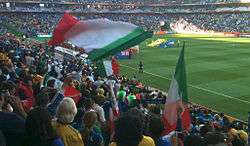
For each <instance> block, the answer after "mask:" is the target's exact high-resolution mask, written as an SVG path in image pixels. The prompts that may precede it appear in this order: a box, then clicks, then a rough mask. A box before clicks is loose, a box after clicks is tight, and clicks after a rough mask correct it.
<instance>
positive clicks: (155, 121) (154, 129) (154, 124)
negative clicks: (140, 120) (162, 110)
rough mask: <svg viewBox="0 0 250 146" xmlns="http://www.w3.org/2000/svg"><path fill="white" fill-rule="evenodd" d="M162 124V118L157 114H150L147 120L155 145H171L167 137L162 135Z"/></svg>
mask: <svg viewBox="0 0 250 146" xmlns="http://www.w3.org/2000/svg"><path fill="white" fill-rule="evenodd" d="M163 131H164V125H163V122H162V119H161V118H160V117H158V116H152V117H151V119H150V120H149V133H150V134H151V137H152V138H153V139H154V141H155V145H156V146H171V142H170V139H169V138H164V137H162V133H163Z"/></svg>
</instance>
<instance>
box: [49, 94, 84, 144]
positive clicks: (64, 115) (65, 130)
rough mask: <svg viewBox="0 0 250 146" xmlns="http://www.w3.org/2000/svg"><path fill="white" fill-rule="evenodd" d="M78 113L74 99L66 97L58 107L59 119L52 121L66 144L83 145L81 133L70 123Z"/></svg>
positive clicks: (57, 114)
mask: <svg viewBox="0 0 250 146" xmlns="http://www.w3.org/2000/svg"><path fill="white" fill-rule="evenodd" d="M76 113H77V109H76V105H75V102H74V100H73V99H71V98H67V97H65V98H64V99H63V100H62V101H61V103H60V104H59V105H58V107H57V111H56V117H57V120H56V121H53V122H52V126H53V128H54V130H55V131H56V134H57V135H58V136H59V137H60V138H61V139H62V140H63V143H64V146H83V145H84V144H83V141H82V136H81V134H80V133H79V132H78V131H77V130H76V129H74V128H73V127H71V126H70V125H69V124H70V123H71V122H72V121H73V119H74V117H75V115H76Z"/></svg>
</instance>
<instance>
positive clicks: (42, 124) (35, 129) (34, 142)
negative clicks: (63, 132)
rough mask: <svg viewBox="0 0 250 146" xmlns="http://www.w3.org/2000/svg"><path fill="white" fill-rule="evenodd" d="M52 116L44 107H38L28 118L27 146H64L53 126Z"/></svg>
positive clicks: (26, 125)
mask: <svg viewBox="0 0 250 146" xmlns="http://www.w3.org/2000/svg"><path fill="white" fill-rule="evenodd" d="M51 120H52V118H51V116H50V115H49V113H48V111H47V110H46V109H45V108H44V107H37V108H35V109H33V110H31V111H30V113H29V114H28V116H27V119H26V123H25V127H26V132H27V136H28V137H27V146H64V145H63V142H62V140H61V139H60V138H59V137H58V136H57V135H56V133H55V131H54V130H53V128H52V125H51Z"/></svg>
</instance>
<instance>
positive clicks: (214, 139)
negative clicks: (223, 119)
mask: <svg viewBox="0 0 250 146" xmlns="http://www.w3.org/2000/svg"><path fill="white" fill-rule="evenodd" d="M224 139H225V137H224V136H223V135H222V134H221V133H217V132H214V133H208V134H206V135H205V141H206V143H207V144H211V145H216V144H219V143H225V140H224Z"/></svg>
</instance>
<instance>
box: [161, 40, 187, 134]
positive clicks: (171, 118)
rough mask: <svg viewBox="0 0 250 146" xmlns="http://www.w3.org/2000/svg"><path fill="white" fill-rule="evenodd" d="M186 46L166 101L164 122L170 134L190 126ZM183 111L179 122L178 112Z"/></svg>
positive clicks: (166, 132) (181, 54)
mask: <svg viewBox="0 0 250 146" xmlns="http://www.w3.org/2000/svg"><path fill="white" fill-rule="evenodd" d="M184 46H185V45H183V48H182V50H181V53H180V56H179V60H178V63H177V66H176V68H175V74H174V76H173V79H172V81H171V84H170V88H169V91H168V98H167V99H166V103H165V110H164V123H165V129H166V131H165V134H168V133H170V132H172V131H174V130H176V128H177V127H178V129H184V130H186V129H189V128H190V123H191V120H190V114H189V109H188V107H187V102H188V94H187V80H186V69H185V61H184ZM178 111H181V113H180V116H181V118H180V119H179V121H181V122H178V124H180V123H181V124H182V125H177V121H178V114H177V112H178Z"/></svg>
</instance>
